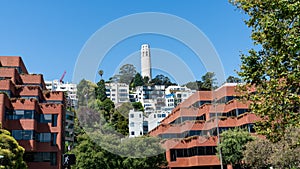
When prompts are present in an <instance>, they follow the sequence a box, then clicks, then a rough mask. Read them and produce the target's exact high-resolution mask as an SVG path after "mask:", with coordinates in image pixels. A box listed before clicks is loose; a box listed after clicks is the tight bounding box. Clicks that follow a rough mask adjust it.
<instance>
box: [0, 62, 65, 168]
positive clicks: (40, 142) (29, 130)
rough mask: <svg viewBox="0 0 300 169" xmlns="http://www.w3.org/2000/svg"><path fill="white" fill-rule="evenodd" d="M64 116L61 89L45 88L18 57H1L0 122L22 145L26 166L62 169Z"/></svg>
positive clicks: (39, 77) (38, 77) (40, 79)
mask: <svg viewBox="0 0 300 169" xmlns="http://www.w3.org/2000/svg"><path fill="white" fill-rule="evenodd" d="M64 116H65V99H64V93H63V92H50V91H47V90H46V87H45V83H44V79H43V75H39V74H28V72H27V69H26V67H25V65H24V63H23V61H22V59H21V57H19V56H0V122H1V123H2V127H3V128H4V129H6V130H8V131H10V132H11V133H12V136H13V137H15V139H16V140H17V141H18V142H19V144H20V145H21V146H22V147H24V148H25V154H24V160H25V161H26V162H27V165H28V167H29V168H32V169H36V168H43V169H61V168H62V166H61V163H62V160H61V159H62V158H61V157H62V152H63V150H64V121H65V117H64ZM4 158H5V157H4Z"/></svg>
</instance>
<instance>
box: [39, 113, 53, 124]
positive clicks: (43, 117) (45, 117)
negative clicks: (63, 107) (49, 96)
mask: <svg viewBox="0 0 300 169" xmlns="http://www.w3.org/2000/svg"><path fill="white" fill-rule="evenodd" d="M51 122H52V114H40V123H51Z"/></svg>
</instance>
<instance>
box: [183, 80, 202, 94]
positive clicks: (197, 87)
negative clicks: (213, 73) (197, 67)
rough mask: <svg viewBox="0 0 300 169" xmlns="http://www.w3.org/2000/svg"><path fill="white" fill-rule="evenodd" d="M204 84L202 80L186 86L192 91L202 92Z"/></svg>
mask: <svg viewBox="0 0 300 169" xmlns="http://www.w3.org/2000/svg"><path fill="white" fill-rule="evenodd" d="M202 84H203V83H202V82H201V81H200V80H196V81H195V82H188V83H187V84H185V85H184V86H186V87H187V88H189V89H192V90H198V91H199V90H201V86H202Z"/></svg>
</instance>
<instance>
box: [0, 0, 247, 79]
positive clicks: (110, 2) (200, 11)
mask: <svg viewBox="0 0 300 169" xmlns="http://www.w3.org/2000/svg"><path fill="white" fill-rule="evenodd" d="M142 12H160V13H166V14H171V15H175V16H178V17H180V18H182V19H184V20H187V21H188V22H190V23H192V24H193V25H195V26H196V27H197V28H198V29H200V30H201V31H202V32H203V33H204V34H205V36H206V37H207V38H208V39H209V40H210V42H211V43H212V44H213V46H214V47H215V49H216V51H217V53H218V54H219V58H220V60H221V62H222V64H223V67H224V71H225V76H229V75H235V72H234V70H237V69H239V65H240V56H239V55H240V51H243V52H246V51H247V50H248V49H250V48H251V47H252V42H251V40H250V33H251V32H250V29H248V28H247V27H246V25H245V24H244V22H243V19H245V17H246V16H244V15H243V14H242V13H241V12H240V11H238V10H236V8H235V7H233V6H232V5H231V4H229V3H228V1H226V0H225V1H221V0H188V1H183V0H164V1H161V0H151V1H142V0H130V1H124V0H106V1H104V0H99V1H96V0H95V1H93V0H91V1H82V0H81V1H80V0H62V1H60V0H43V1H41V0H30V1H24V0H19V1H15V0H1V1H0V22H1V27H0V55H3V56H7V55H18V56H22V58H23V61H24V62H25V64H26V66H27V68H28V70H29V72H31V73H42V74H44V78H45V79H46V80H53V79H59V78H60V76H61V75H62V74H63V72H64V71H65V70H66V71H67V74H66V76H65V79H64V80H65V81H69V82H70V81H72V79H73V71H74V68H75V65H76V61H77V57H78V56H79V54H80V51H81V50H82V49H83V47H84V45H85V44H86V42H87V41H88V40H89V38H90V37H91V36H92V35H93V34H94V33H95V32H96V31H97V30H99V29H101V28H102V27H104V26H105V25H107V24H108V23H110V22H112V21H114V20H116V19H118V18H120V17H124V16H127V15H131V14H135V13H142ZM136 24H138V23H136ZM132 26H133V27H134V26H135V25H132ZM128 27H130V26H128ZM119 30H120V31H122V28H119ZM143 43H148V44H150V46H151V48H155V49H161V50H164V51H167V52H169V53H172V54H174V55H176V56H177V57H179V58H180V59H181V60H183V61H185V62H186V64H187V66H188V67H189V68H190V69H191V71H192V72H193V74H194V76H195V78H196V79H200V77H201V76H202V75H203V74H204V73H205V72H206V70H205V67H204V66H203V65H202V64H201V63H199V62H195V61H194V60H193V59H191V58H193V57H192V56H195V53H193V52H192V50H190V49H189V47H188V46H186V45H185V44H183V43H181V42H179V41H177V40H175V39H172V38H170V37H166V36H162V35H155V34H141V35H136V36H133V37H129V38H127V39H123V40H122V41H121V42H120V43H118V44H116V45H115V46H114V47H113V48H111V49H110V51H109V52H108V53H107V54H106V56H105V59H104V60H103V62H102V63H101V64H99V69H100V68H101V69H103V70H104V76H103V77H104V79H108V78H109V77H111V76H112V75H113V73H114V72H116V71H117V70H118V66H119V65H120V64H123V63H126V58H128V56H130V55H132V54H133V53H136V52H137V51H138V50H139V49H140V45H141V44H143ZM97 45H99V46H101V44H97ZM154 53H155V52H154ZM154 53H153V54H154ZM162 55H164V54H162ZM152 56H153V55H152ZM153 57H158V58H159V57H163V56H153ZM124 59H125V60H124ZM137 59H138V58H137ZM129 60H130V59H129ZM130 63H131V62H130ZM137 63H139V60H138V61H137ZM166 64H167V65H168V63H166ZM154 66H155V65H154ZM169 66H170V67H172V65H169ZM137 68H138V65H137ZM137 71H139V70H137ZM95 73H96V72H95ZM153 73H154V75H156V74H158V73H165V74H168V72H164V71H161V70H155V71H154V72H153ZM171 76H172V75H171ZM179 76H182V77H184V76H185V75H184V74H181V75H179ZM173 79H176V77H174V78H173ZM91 80H97V78H96V79H91ZM191 80H194V79H191Z"/></svg>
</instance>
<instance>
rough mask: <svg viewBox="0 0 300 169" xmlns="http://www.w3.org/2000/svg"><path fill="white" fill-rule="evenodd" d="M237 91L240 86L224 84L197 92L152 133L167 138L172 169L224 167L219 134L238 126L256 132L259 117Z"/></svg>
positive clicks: (166, 145)
mask: <svg viewBox="0 0 300 169" xmlns="http://www.w3.org/2000/svg"><path fill="white" fill-rule="evenodd" d="M235 88H236V84H224V85H223V86H221V87H220V88H218V89H216V90H215V91H198V92H196V93H194V94H193V95H191V96H190V97H189V98H188V99H186V100H185V101H184V102H182V103H181V104H180V105H178V106H177V107H176V108H174V109H173V111H172V112H171V114H170V115H169V116H167V117H166V118H165V119H163V120H162V121H161V124H160V125H159V126H157V127H156V128H154V129H153V130H151V131H150V132H149V135H151V136H158V137H161V138H162V139H166V141H165V142H164V144H163V146H164V147H165V148H166V158H167V161H168V164H169V168H171V169H173V168H210V169H217V168H220V167H221V164H220V161H219V159H218V157H217V156H216V146H217V142H218V139H219V137H218V136H219V135H218V133H222V132H223V131H225V130H228V129H230V128H234V127H241V128H247V129H248V131H249V132H251V133H253V132H254V129H253V124H254V123H255V122H256V121H257V120H259V118H258V117H257V116H255V115H254V114H253V113H251V112H249V110H248V106H249V103H243V102H240V101H239V100H238V99H237V97H238V93H236V92H235ZM224 168H226V166H224Z"/></svg>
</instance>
